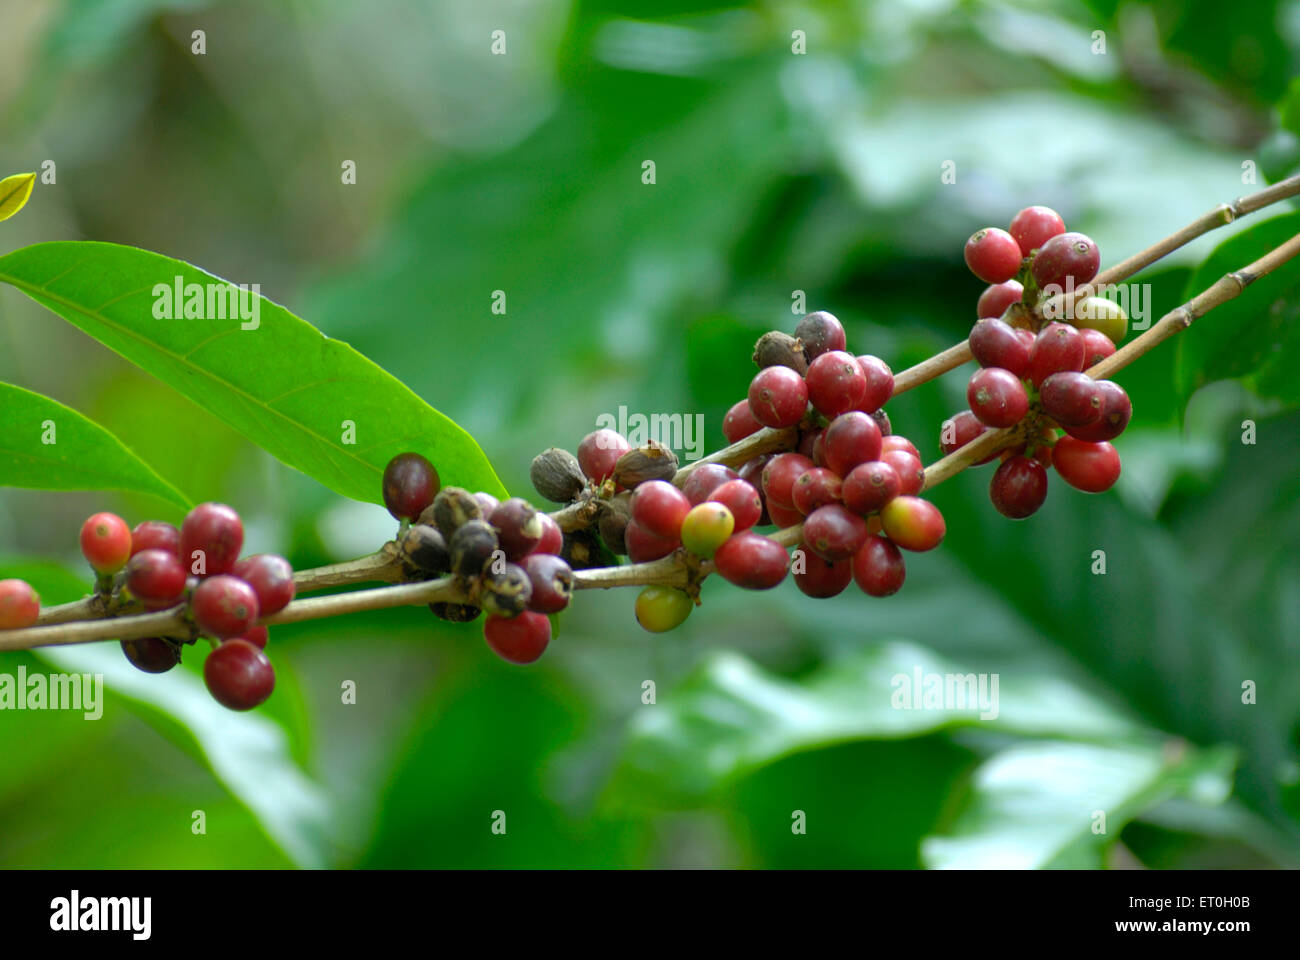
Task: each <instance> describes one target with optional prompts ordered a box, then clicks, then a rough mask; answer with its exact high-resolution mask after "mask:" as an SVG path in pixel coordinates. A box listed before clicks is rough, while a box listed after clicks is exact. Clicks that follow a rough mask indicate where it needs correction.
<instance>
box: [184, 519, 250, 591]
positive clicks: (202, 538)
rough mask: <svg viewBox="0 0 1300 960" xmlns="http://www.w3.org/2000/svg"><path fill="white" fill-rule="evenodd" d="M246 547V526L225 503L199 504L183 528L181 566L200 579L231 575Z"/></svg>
mask: <svg viewBox="0 0 1300 960" xmlns="http://www.w3.org/2000/svg"><path fill="white" fill-rule="evenodd" d="M243 545H244V524H243V522H242V521H241V520H240V519H239V514H237V513H236V512H235V511H234V510H233V509H232V508H230V507H228V506H226V505H225V504H224V503H200V504H199V505H198V506H197V507H195V508H194V509H193V510H191V511H190V512H189V513H188V514H186V516H185V521H184V522H183V523H182V524H181V563H182V564H184V566H185V569H186V570H187V571H188V572H189V573H192V574H194V575H196V576H199V577H212V576H216V575H217V574H222V573H229V572H230V571H231V570H233V569H235V563H236V562H237V561H238V560H239V550H240V548H241V547H243Z"/></svg>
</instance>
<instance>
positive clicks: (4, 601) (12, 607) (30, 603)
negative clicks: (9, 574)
mask: <svg viewBox="0 0 1300 960" xmlns="http://www.w3.org/2000/svg"><path fill="white" fill-rule="evenodd" d="M40 613H41V598H40V597H39V596H37V594H36V591H35V590H33V589H32V585H31V584H30V583H28V582H27V581H26V580H0V630H21V629H22V628H23V627H30V626H31V625H32V624H33V623H35V622H36V618H37V617H38V616H40Z"/></svg>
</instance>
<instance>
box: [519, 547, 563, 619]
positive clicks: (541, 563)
mask: <svg viewBox="0 0 1300 960" xmlns="http://www.w3.org/2000/svg"><path fill="white" fill-rule="evenodd" d="M523 566H524V572H525V573H527V574H528V579H529V580H531V581H532V584H533V592H532V595H531V596H530V597H529V598H528V609H529V610H532V611H534V612H536V613H559V612H560V611H561V610H563V609H564V608H565V607H567V606H568V605H569V598H570V597H571V596H573V568H571V567H570V566H569V565H568V564H567V563H565V562H564V561H563V560H562V559H561V558H559V557H557V556H554V555H552V554H549V553H531V554H529V555H528V556H526V557H524V564H523Z"/></svg>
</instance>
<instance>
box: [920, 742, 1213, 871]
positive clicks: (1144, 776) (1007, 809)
mask: <svg viewBox="0 0 1300 960" xmlns="http://www.w3.org/2000/svg"><path fill="white" fill-rule="evenodd" d="M1232 768H1233V751H1232V750H1231V749H1227V748H1213V749H1209V750H1204V751H1190V750H1188V749H1187V747H1186V745H1185V744H1184V743H1182V742H1181V741H1171V742H1169V743H1168V744H1162V743H1154V744H1146V745H1097V744H1083V743H1063V742H1048V743H1023V744H1017V745H1015V746H1013V747H1010V748H1008V749H1006V750H1003V751H1002V752H1000V753H998V754H996V755H994V756H993V757H992V758H990V759H989V760H988V761H986V762H985V763H984V764H983V765H982V766H980V768H979V769H978V770H977V771H976V772H975V776H974V781H973V784H972V791H971V795H970V800H969V802H968V803H967V805H966V807H965V809H964V810H963V811H962V812H961V813H960V814H959V815H958V817H957V820H956V822H955V823H954V824H953V826H952V828H951V830H950V831H948V832H947V833H946V834H945V835H944V836H936V837H930V838H929V839H927V840H926V841H925V842H924V843H923V844H922V847H921V850H922V857H923V859H924V860H925V863H926V866H928V867H932V868H940V869H943V868H947V869H969V870H990V869H1019V870H1026V869H1035V868H1041V867H1072V868H1082V867H1094V868H1095V867H1099V866H1101V865H1102V856H1103V854H1104V852H1105V848H1106V846H1107V845H1109V844H1110V843H1111V842H1113V840H1114V839H1115V838H1116V837H1118V836H1119V833H1120V829H1121V828H1122V827H1123V826H1124V824H1125V823H1127V822H1128V821H1129V820H1131V819H1133V818H1134V817H1135V816H1137V815H1138V814H1140V813H1142V812H1143V811H1145V810H1147V809H1149V808H1151V807H1154V806H1155V805H1156V804H1158V803H1160V802H1161V801H1163V800H1165V799H1166V798H1168V797H1171V796H1185V797H1188V798H1190V799H1192V800H1195V801H1198V802H1201V803H1209V804H1217V803H1222V802H1223V801H1224V800H1225V799H1227V797H1228V794H1229V792H1230V789H1231V778H1232ZM1099 813H1101V814H1104V815H1105V823H1104V826H1105V832H1098V833H1094V832H1093V831H1094V829H1098V828H1099V827H1100V825H1101V823H1102V821H1101V818H1100V817H1099V816H1098V814H1099Z"/></svg>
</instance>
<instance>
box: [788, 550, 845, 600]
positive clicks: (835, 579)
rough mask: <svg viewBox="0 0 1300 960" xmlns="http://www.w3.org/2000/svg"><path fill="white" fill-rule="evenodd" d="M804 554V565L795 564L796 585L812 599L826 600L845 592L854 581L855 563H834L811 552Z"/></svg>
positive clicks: (843, 561) (841, 561) (839, 561)
mask: <svg viewBox="0 0 1300 960" xmlns="http://www.w3.org/2000/svg"><path fill="white" fill-rule="evenodd" d="M802 552H803V563H802V565H800V564H795V566H794V573H793V574H792V576H793V577H794V585H795V586H796V587H798V588H799V590H800V592H802V593H804V594H806V595H807V596H810V597H816V598H817V599H819V600H824V599H826V598H827V597H834V596H837V595H839V594H841V593H843V592H844V588H845V587H847V586H848V585H849V583H850V582H851V581H852V580H853V561H852V560H838V561H836V562H834V563H832V562H831V561H829V560H823V559H822V558H821V557H819V556H817V554H815V553H812V552H810V551H807V550H805V551H802Z"/></svg>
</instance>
